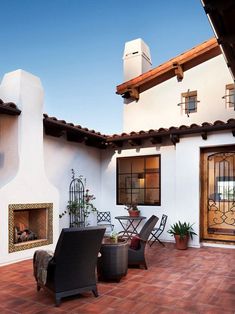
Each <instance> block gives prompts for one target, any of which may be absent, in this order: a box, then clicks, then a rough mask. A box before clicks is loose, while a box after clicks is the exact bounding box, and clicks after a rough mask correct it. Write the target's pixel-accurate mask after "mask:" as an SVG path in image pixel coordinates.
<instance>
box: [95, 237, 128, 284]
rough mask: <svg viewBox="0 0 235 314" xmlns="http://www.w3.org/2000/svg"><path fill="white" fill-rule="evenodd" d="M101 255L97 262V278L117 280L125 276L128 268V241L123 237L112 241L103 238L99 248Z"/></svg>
mask: <svg viewBox="0 0 235 314" xmlns="http://www.w3.org/2000/svg"><path fill="white" fill-rule="evenodd" d="M100 253H101V256H100V257H99V258H98V262H97V273H98V280H115V281H117V282H119V281H120V280H121V278H122V277H123V276H126V274H127V269H128V243H127V241H126V240H125V239H118V240H117V242H114V241H113V240H112V239H110V238H108V237H107V238H104V239H103V241H102V245H101V248H100Z"/></svg>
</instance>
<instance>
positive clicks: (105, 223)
mask: <svg viewBox="0 0 235 314" xmlns="http://www.w3.org/2000/svg"><path fill="white" fill-rule="evenodd" d="M97 225H98V226H102V227H104V228H106V231H105V235H110V234H111V232H112V231H113V228H114V225H113V224H112V219H111V213H110V211H106V212H99V211H98V212H97Z"/></svg>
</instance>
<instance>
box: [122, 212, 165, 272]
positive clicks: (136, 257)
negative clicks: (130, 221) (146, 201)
mask: <svg viewBox="0 0 235 314" xmlns="http://www.w3.org/2000/svg"><path fill="white" fill-rule="evenodd" d="M158 219H159V218H158V217H157V216H154V215H152V216H151V217H150V218H149V219H148V220H147V221H146V223H145V224H144V225H143V227H142V229H141V231H140V233H139V234H138V237H139V238H140V244H139V248H138V249H136V250H135V249H132V248H130V247H129V249H128V266H131V265H137V266H141V265H142V266H144V268H145V269H147V264H146V260H145V246H146V243H147V241H148V238H149V236H150V234H151V231H152V230H153V228H154V226H155V225H156V223H157V221H158Z"/></svg>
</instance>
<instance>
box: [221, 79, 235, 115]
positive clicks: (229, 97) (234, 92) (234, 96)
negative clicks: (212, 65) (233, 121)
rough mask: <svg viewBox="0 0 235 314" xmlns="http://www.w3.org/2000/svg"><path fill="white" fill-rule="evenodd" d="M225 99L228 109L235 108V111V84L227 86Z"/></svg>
mask: <svg viewBox="0 0 235 314" xmlns="http://www.w3.org/2000/svg"><path fill="white" fill-rule="evenodd" d="M223 98H224V99H225V105H226V108H234V110H235V84H228V85H226V94H225V96H224V97H223Z"/></svg>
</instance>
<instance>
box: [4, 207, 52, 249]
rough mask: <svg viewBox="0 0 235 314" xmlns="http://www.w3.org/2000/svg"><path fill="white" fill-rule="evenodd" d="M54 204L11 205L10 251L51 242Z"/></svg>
mask: <svg viewBox="0 0 235 314" xmlns="http://www.w3.org/2000/svg"><path fill="white" fill-rule="evenodd" d="M52 226H53V204H52V203H33V204H10V205H9V253H12V252H16V251H21V250H26V249H30V248H33V247H38V246H43V245H48V244H51V243H52V241H53V230H52Z"/></svg>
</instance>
